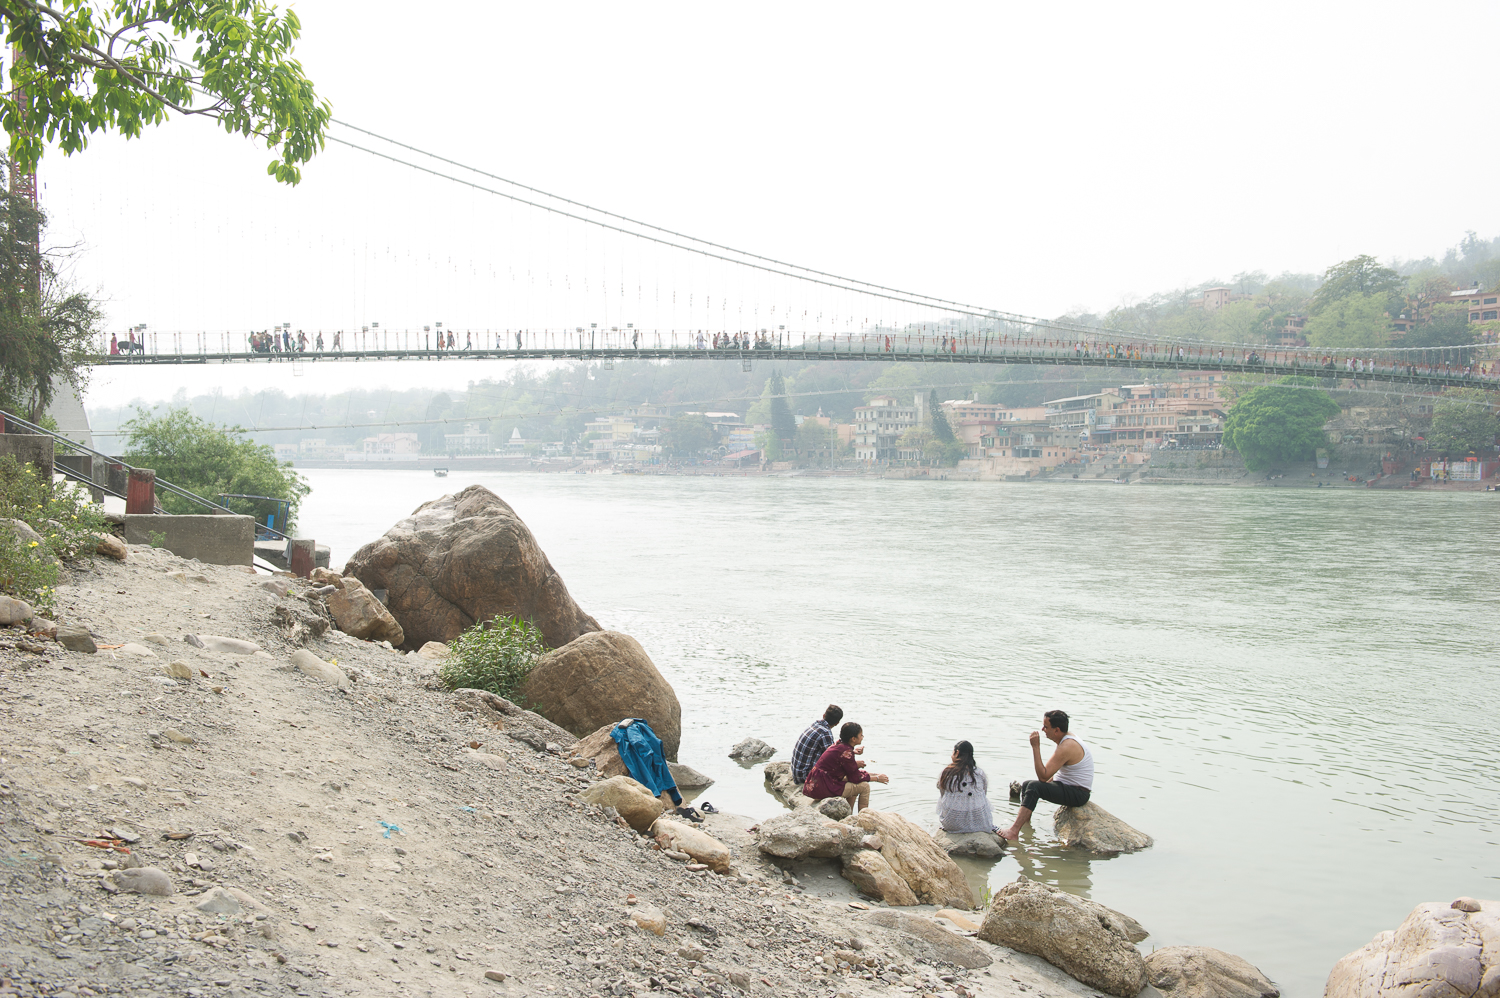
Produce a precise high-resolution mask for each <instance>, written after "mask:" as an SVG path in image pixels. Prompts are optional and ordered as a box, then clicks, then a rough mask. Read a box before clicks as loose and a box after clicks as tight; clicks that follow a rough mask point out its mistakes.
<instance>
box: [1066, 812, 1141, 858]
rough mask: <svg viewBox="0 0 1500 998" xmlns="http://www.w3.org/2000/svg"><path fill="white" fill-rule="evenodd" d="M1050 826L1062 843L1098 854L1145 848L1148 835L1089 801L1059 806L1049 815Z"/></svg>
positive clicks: (1112, 854) (1116, 853)
mask: <svg viewBox="0 0 1500 998" xmlns="http://www.w3.org/2000/svg"><path fill="white" fill-rule="evenodd" d="M1052 830H1053V831H1054V832H1055V833H1056V834H1057V838H1058V841H1059V842H1061V843H1062V844H1063V845H1065V846H1070V847H1077V848H1080V849H1087V850H1088V851H1089V852H1093V853H1098V854H1099V855H1101V856H1116V855H1118V854H1120V853H1122V852H1136V851H1138V850H1140V849H1145V848H1148V847H1149V846H1150V845H1151V843H1152V841H1153V840H1152V838H1151V836H1149V835H1147V834H1146V833H1145V832H1139V831H1136V830H1135V829H1134V828H1131V827H1130V826H1129V825H1127V824H1125V822H1123V821H1121V820H1120V819H1119V818H1116V817H1115V816H1114V815H1112V814H1110V813H1109V812H1108V811H1106V810H1104V808H1102V807H1100V806H1099V805H1098V804H1095V803H1093V802H1092V801H1090V802H1089V803H1087V804H1085V805H1083V806H1082V807H1060V808H1058V809H1057V813H1056V814H1055V815H1053V817H1052Z"/></svg>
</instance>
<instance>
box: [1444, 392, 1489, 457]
mask: <svg viewBox="0 0 1500 998" xmlns="http://www.w3.org/2000/svg"><path fill="white" fill-rule="evenodd" d="M1496 434H1500V415H1497V414H1496V408H1495V400H1494V399H1493V398H1491V397H1490V395H1489V393H1488V392H1486V391H1484V389H1482V388H1461V389H1456V390H1450V391H1448V392H1445V393H1444V394H1443V397H1442V398H1440V399H1438V401H1437V404H1436V405H1434V406H1433V407H1432V430H1431V432H1430V433H1428V435H1427V437H1428V443H1430V444H1431V445H1432V446H1433V447H1435V448H1436V449H1437V450H1439V451H1441V452H1442V453H1444V454H1468V453H1471V452H1472V453H1475V454H1479V453H1493V452H1494V445H1495V436H1496Z"/></svg>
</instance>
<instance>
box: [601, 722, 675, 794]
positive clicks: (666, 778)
mask: <svg viewBox="0 0 1500 998" xmlns="http://www.w3.org/2000/svg"><path fill="white" fill-rule="evenodd" d="M609 736H610V737H611V738H613V739H614V740H615V745H616V746H617V747H618V748H619V750H620V761H621V762H623V763H625V768H626V769H628V770H630V778H631V779H632V780H635V781H636V782H637V783H639V784H641V785H642V786H644V787H646V788H647V789H648V790H650V791H651V793H652V794H654V795H655V796H658V797H659V796H661V792H662V791H663V790H676V789H677V781H676V780H674V779H672V771H671V770H670V769H668V768H667V757H666V756H665V755H663V754H662V750H661V739H660V738H658V737H656V732H654V731H652V730H651V725H649V724H647V723H646V722H645V721H644V720H643V719H642V718H639V717H634V718H631V719H630V720H628V721H624V722H622V723H620V724H617V725H615V726H614V729H613V730H611V731H610V733H609Z"/></svg>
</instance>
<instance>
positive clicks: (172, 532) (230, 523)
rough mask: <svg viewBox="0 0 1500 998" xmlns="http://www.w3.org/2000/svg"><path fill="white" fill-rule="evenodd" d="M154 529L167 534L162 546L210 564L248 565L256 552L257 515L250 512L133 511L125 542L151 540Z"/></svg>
mask: <svg viewBox="0 0 1500 998" xmlns="http://www.w3.org/2000/svg"><path fill="white" fill-rule="evenodd" d="M152 531H155V532H157V533H160V534H165V535H166V541H165V542H164V543H163V544H162V547H164V548H166V549H167V550H168V551H170V552H172V553H173V554H175V555H177V556H178V557H179V558H197V559H198V560H199V561H202V562H206V563H208V564H210V565H249V564H251V563H252V560H253V558H254V555H255V518H254V517H250V516H234V515H230V514H225V515H223V516H166V515H147V514H144V513H139V514H137V513H132V514H130V515H128V516H126V517H125V543H127V544H150V543H151V533H152Z"/></svg>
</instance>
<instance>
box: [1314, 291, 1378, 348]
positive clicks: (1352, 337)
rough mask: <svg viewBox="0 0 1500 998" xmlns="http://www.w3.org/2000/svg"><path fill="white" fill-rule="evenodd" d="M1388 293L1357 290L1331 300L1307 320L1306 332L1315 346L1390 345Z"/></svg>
mask: <svg viewBox="0 0 1500 998" xmlns="http://www.w3.org/2000/svg"><path fill="white" fill-rule="evenodd" d="M1386 308H1387V302H1386V298H1385V296H1384V295H1374V294H1362V293H1359V292H1356V293H1354V294H1350V295H1347V296H1345V297H1343V298H1339V299H1337V300H1336V301H1332V302H1329V303H1328V304H1327V305H1325V306H1324V307H1323V308H1322V309H1321V310H1320V311H1319V312H1317V313H1316V314H1315V315H1313V317H1312V318H1310V319H1308V320H1307V325H1306V326H1305V327H1303V330H1302V332H1303V335H1304V336H1306V337H1307V342H1308V343H1309V344H1311V345H1312V346H1315V347H1327V348H1337V349H1349V348H1351V347H1352V348H1361V347H1383V346H1389V345H1390V341H1391V335H1390V333H1389V332H1388V331H1387V327H1388V326H1389V325H1390V320H1389V319H1388V318H1387V317H1386Z"/></svg>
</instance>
